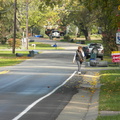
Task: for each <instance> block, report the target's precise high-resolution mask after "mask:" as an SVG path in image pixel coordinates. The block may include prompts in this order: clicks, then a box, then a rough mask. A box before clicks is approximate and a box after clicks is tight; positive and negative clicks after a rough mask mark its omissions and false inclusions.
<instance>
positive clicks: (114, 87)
mask: <svg viewBox="0 0 120 120" xmlns="http://www.w3.org/2000/svg"><path fill="white" fill-rule="evenodd" d="M100 74H101V77H100V83H101V84H102V86H101V90H100V98H99V111H120V70H103V71H101V72H100ZM118 118H119V119H120V115H114V116H112V117H111V116H100V117H98V119H97V120H119V119H118Z"/></svg>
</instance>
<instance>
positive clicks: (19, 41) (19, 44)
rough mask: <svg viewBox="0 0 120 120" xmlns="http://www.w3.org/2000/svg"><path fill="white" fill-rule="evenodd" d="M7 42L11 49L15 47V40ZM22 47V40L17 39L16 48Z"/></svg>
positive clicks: (11, 39)
mask: <svg viewBox="0 0 120 120" xmlns="http://www.w3.org/2000/svg"><path fill="white" fill-rule="evenodd" d="M7 42H8V45H9V46H10V47H13V38H10V39H8V41H7ZM20 46H21V40H20V39H16V41H15V48H20Z"/></svg>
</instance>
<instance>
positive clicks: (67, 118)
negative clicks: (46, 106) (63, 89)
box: [56, 71, 99, 120]
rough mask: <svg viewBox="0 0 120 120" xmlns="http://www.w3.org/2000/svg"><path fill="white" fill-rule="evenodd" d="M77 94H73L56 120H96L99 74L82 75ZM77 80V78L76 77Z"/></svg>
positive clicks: (92, 72) (91, 72) (87, 73)
mask: <svg viewBox="0 0 120 120" xmlns="http://www.w3.org/2000/svg"><path fill="white" fill-rule="evenodd" d="M82 76H83V81H82V84H80V87H79V92H78V93H77V94H75V95H74V96H73V97H72V99H71V101H70V102H69V103H68V105H67V106H66V107H65V108H64V110H63V111H62V112H61V113H60V115H59V116H58V118H57V119H56V120H96V118H97V116H98V99H99V82H98V81H99V74H98V72H95V71H88V72H86V74H83V75H82ZM78 79H79V77H78Z"/></svg>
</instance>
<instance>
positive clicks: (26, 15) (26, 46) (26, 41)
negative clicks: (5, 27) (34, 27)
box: [26, 0, 28, 49]
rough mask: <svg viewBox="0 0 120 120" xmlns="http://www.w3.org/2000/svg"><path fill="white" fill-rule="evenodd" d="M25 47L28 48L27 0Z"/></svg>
mask: <svg viewBox="0 0 120 120" xmlns="http://www.w3.org/2000/svg"><path fill="white" fill-rule="evenodd" d="M26 49H28V0H26Z"/></svg>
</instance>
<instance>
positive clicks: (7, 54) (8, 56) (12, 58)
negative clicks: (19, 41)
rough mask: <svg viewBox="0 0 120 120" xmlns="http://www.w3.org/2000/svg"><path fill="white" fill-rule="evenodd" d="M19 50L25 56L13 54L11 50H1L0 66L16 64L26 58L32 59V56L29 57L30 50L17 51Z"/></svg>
mask: <svg viewBox="0 0 120 120" xmlns="http://www.w3.org/2000/svg"><path fill="white" fill-rule="evenodd" d="M17 52H18V53H22V54H23V56H22V57H16V55H15V54H12V53H11V51H0V67H3V66H11V65H16V64H19V63H21V62H23V61H24V60H26V59H30V57H27V55H28V51H16V53H17Z"/></svg>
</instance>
